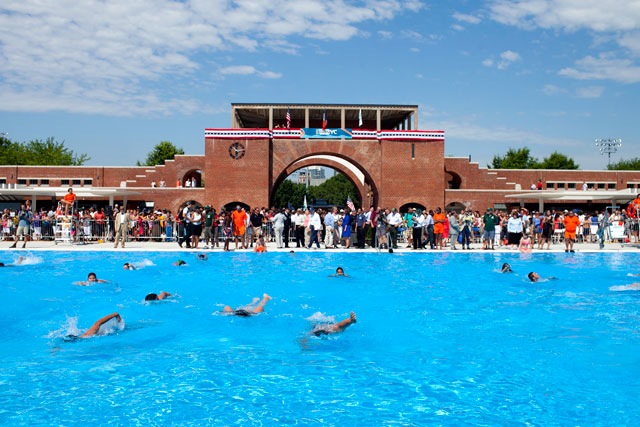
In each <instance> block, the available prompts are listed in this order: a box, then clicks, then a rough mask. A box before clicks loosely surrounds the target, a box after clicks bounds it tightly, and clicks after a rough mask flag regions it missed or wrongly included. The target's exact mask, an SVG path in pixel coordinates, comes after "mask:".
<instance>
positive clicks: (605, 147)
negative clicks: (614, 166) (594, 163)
mask: <svg viewBox="0 0 640 427" xmlns="http://www.w3.org/2000/svg"><path fill="white" fill-rule="evenodd" d="M621 146H622V140H621V139H620V138H599V139H596V147H599V150H600V154H602V155H603V156H604V155H605V154H606V155H607V156H608V157H609V159H608V160H607V166H609V165H610V164H611V154H614V153H617V152H618V148H620V147H621Z"/></svg>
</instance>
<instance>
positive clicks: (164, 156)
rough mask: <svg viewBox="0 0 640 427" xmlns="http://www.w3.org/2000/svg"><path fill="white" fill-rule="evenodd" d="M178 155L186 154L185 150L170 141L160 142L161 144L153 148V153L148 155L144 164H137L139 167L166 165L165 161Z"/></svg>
mask: <svg viewBox="0 0 640 427" xmlns="http://www.w3.org/2000/svg"><path fill="white" fill-rule="evenodd" d="M176 154H184V150H183V149H182V148H178V147H176V146H175V145H173V143H171V142H170V141H160V143H158V144H156V146H155V147H153V151H151V152H150V153H149V154H148V155H147V160H145V162H144V163H141V162H140V161H138V162H137V165H138V166H155V165H164V161H165V160H172V159H173V158H174V157H175V156H176Z"/></svg>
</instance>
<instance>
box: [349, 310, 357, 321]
mask: <svg viewBox="0 0 640 427" xmlns="http://www.w3.org/2000/svg"><path fill="white" fill-rule="evenodd" d="M349 316H350V317H351V323H356V322H357V321H358V319H356V314H355V313H354V312H353V311H352V312H351V313H350V314H349Z"/></svg>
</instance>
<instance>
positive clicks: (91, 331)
mask: <svg viewBox="0 0 640 427" xmlns="http://www.w3.org/2000/svg"><path fill="white" fill-rule="evenodd" d="M113 318H115V319H116V320H117V321H118V322H122V317H120V315H119V314H118V313H112V314H109V315H107V316H104V317H103V318H102V319H99V320H98V321H97V322H96V323H94V324H93V326H91V327H90V328H89V329H88V330H87V331H86V332H85V333H84V334H82V335H80V338H89V337H92V336H94V335H97V334H98V332H99V331H100V327H101V326H102V325H104V324H105V323H107V322H108V321H109V320H111V319H113Z"/></svg>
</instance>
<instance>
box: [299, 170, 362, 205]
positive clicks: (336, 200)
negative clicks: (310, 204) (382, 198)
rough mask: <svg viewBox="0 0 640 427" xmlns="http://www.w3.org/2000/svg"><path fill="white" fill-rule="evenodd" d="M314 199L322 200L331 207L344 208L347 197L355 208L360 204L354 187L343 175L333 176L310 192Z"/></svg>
mask: <svg viewBox="0 0 640 427" xmlns="http://www.w3.org/2000/svg"><path fill="white" fill-rule="evenodd" d="M311 194H312V196H313V197H314V199H324V200H326V201H327V202H328V203H329V204H331V205H339V206H345V205H346V203H347V197H351V200H352V201H353V204H354V205H356V208H357V207H358V205H359V204H360V202H359V197H358V192H357V190H356V187H355V186H354V185H353V183H352V182H351V181H349V179H348V178H347V177H346V176H344V175H343V174H340V173H338V174H335V175H334V176H332V177H331V178H329V179H328V180H326V181H325V182H323V183H322V184H320V185H318V186H317V187H313V189H312V191H311Z"/></svg>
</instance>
